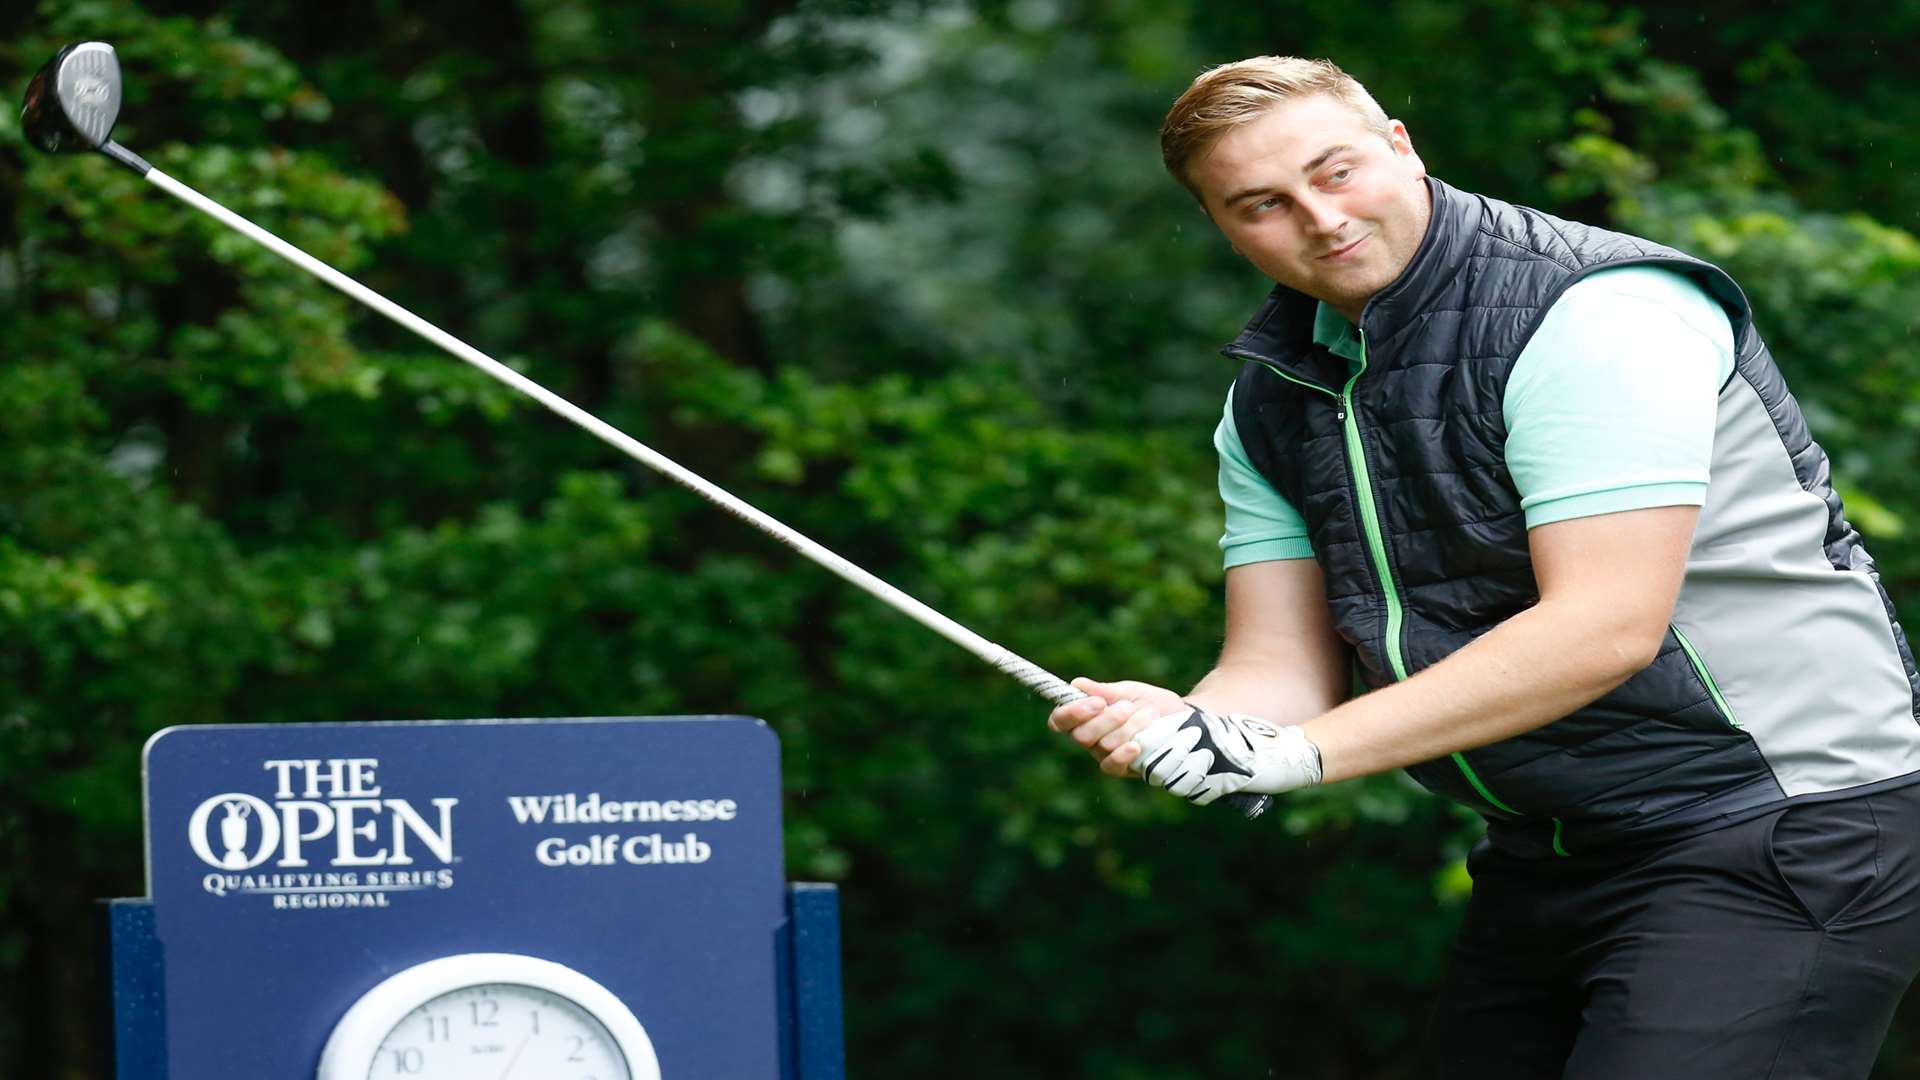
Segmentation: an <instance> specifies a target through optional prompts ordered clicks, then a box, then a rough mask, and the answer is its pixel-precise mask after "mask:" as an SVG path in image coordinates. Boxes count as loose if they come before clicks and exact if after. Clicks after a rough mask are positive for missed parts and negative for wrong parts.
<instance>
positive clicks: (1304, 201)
mask: <svg viewBox="0 0 1920 1080" xmlns="http://www.w3.org/2000/svg"><path fill="white" fill-rule="evenodd" d="M1294 205H1295V206H1296V207H1298V208H1299V211H1300V216H1301V218H1302V224H1303V225H1304V226H1305V227H1306V228H1307V230H1308V231H1310V232H1313V233H1316V234H1319V235H1322V236H1332V235H1335V234H1337V233H1338V232H1339V231H1340V230H1341V229H1343V228H1345V227H1346V224H1347V215H1346V212H1345V211H1344V210H1342V209H1341V208H1340V205H1339V203H1338V202H1337V201H1336V200H1333V199H1330V198H1327V197H1326V196H1324V195H1310V196H1307V197H1304V198H1301V199H1299V200H1297V201H1296V202H1295V203H1294Z"/></svg>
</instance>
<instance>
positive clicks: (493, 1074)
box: [367, 983, 634, 1080]
mask: <svg viewBox="0 0 1920 1080" xmlns="http://www.w3.org/2000/svg"><path fill="white" fill-rule="evenodd" d="M367 1080H634V1078H633V1075H632V1073H631V1071H630V1070H629V1069H628V1068H627V1057H626V1055H625V1054H624V1053H622V1052H621V1051H620V1048H619V1046H617V1045H615V1043H614V1039H613V1036H612V1035H611V1034H609V1033H608V1031H607V1029H606V1027H605V1026H604V1025H602V1024H601V1023H600V1021H598V1020H596V1019H595V1018H594V1017H593V1016H592V1015H591V1014H589V1013H588V1012H587V1011H586V1010H585V1009H583V1008H581V1007H580V1006H579V1005H578V1004H576V1003H575V1002H573V1001H572V1000H571V999H569V998H566V997H563V996H561V995H559V994H556V993H553V992H551V991H548V990H542V989H539V988H536V987H533V986H524V985H519V984H515V983H488V984H482V985H479V986H465V987H461V988H460V989H457V990H451V991H448V992H446V993H443V994H441V995H439V996H438V997H435V998H433V999H431V1000H429V1001H427V1002H426V1003H425V1004H423V1005H421V1006H420V1007H419V1008H417V1009H414V1010H413V1011H412V1012H410V1013H408V1014H407V1016H406V1017H405V1018H404V1019H402V1020H401V1021H400V1022H399V1023H398V1024H396V1025H394V1027H393V1030H392V1031H390V1032H388V1033H387V1036H386V1038H385V1039H383V1040H381V1042H380V1045H379V1047H378V1049H377V1050H375V1052H374V1056H373V1065H372V1068H371V1069H370V1070H369V1071H368V1072H367Z"/></svg>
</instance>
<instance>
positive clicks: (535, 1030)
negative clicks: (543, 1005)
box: [533, 1009, 540, 1035]
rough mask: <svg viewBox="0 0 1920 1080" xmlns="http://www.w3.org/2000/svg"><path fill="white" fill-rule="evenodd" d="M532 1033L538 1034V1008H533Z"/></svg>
mask: <svg viewBox="0 0 1920 1080" xmlns="http://www.w3.org/2000/svg"><path fill="white" fill-rule="evenodd" d="M533 1033H534V1034H535V1035H538V1034H540V1010H539V1009H535V1010H533Z"/></svg>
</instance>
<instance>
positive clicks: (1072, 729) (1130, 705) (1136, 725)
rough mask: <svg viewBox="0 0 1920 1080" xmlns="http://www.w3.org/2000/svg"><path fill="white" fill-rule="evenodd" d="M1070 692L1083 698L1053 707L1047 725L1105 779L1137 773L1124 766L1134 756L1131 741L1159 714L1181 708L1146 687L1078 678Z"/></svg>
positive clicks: (1168, 695) (1175, 698)
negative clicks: (1076, 746)
mask: <svg viewBox="0 0 1920 1080" xmlns="http://www.w3.org/2000/svg"><path fill="white" fill-rule="evenodd" d="M1073 688H1074V689H1075V690H1078V691H1080V692H1081V693H1083V694H1085V695H1087V696H1086V697H1084V698H1082V699H1080V700H1079V701H1076V702H1074V703H1073V704H1071V705H1062V706H1060V707H1059V708H1056V709H1054V710H1053V712H1052V713H1050V714H1049V715H1048V716H1047V726H1048V727H1050V728H1052V729H1053V730H1055V731H1058V732H1061V733H1062V734H1064V735H1066V736H1068V737H1069V738H1071V739H1072V740H1073V741H1074V742H1077V743H1079V744H1080V745H1081V746H1084V747H1086V748H1087V752H1088V753H1089V754H1092V755H1093V760H1095V761H1097V762H1099V763H1100V771H1101V772H1103V773H1106V774H1107V775H1108V776H1115V777H1126V776H1136V775H1138V773H1136V772H1134V771H1133V770H1131V769H1130V768H1129V766H1131V765H1132V764H1133V763H1134V761H1135V759H1137V758H1138V757H1139V756H1140V747H1139V745H1138V744H1137V743H1135V742H1133V737H1134V736H1135V735H1137V734H1139V733H1140V732H1141V731H1144V730H1145V729H1146V727H1147V725H1148V724H1151V723H1153V722H1154V721H1155V720H1157V719H1159V718H1160V717H1161V716H1162V715H1164V714H1167V713H1177V712H1185V711H1186V708H1187V705H1186V703H1185V702H1183V701H1181V700H1180V695H1179V694H1176V693H1174V692H1173V691H1171V690H1168V689H1166V688H1165V687H1161V686H1154V685H1152V684H1151V683H1143V682H1134V681H1132V680H1128V681H1125V682H1112V683H1103V682H1095V681H1093V680H1092V679H1086V678H1081V679H1075V680H1073Z"/></svg>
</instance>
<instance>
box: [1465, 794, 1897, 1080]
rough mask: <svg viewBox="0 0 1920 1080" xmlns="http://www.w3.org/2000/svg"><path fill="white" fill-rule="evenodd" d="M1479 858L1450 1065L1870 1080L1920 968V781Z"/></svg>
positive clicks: (1471, 1076)
mask: <svg viewBox="0 0 1920 1080" xmlns="http://www.w3.org/2000/svg"><path fill="white" fill-rule="evenodd" d="M1467 866H1468V869H1469V870H1470V871H1471V872H1472V874H1473V898H1472V900H1471V901H1470V902H1469V903H1468V906H1467V914H1466V921H1465V925H1464V926H1463V927H1462V929H1461V932H1460V938H1459V941H1458V943H1457V944H1456V946H1455V949H1454V954H1453V959H1452V966H1451V970H1450V972H1449V974H1448V976H1447V977H1446V979H1445V980H1444V981H1443V982H1442V984H1441V994H1440V1000H1439V1003H1438V1005H1437V1006H1436V1009H1435V1012H1434V1017H1433V1024H1432V1028H1431V1032H1430V1036H1431V1050H1432V1054H1433V1059H1434V1061H1435V1062H1436V1064H1437V1075H1438V1076H1439V1077H1441V1078H1442V1080H1554V1078H1564V1080H1666V1078H1676V1080H1677V1078H1684V1080H1718V1078H1721V1077H1728V1078H1739V1080H1761V1078H1764V1077H1775V1078H1779V1080H1802V1078H1819V1080H1827V1078H1833V1080H1863V1078H1864V1077H1866V1076H1867V1074H1868V1072H1869V1071H1870V1070H1871V1069H1872V1067H1873V1061H1874V1057H1875V1055H1876V1054H1877V1053H1878V1051H1879V1048H1880V1043H1881V1040H1882V1039H1883V1038H1884V1037H1885V1035H1886V1031H1887V1025H1888V1024H1889V1023H1890V1022H1891V1020H1892V1017H1893V1011H1894V1007H1895V1006H1896V1005H1898V1004H1899V1001H1900V997H1901V995H1902V994H1903V993H1904V992H1905V991H1906V988H1907V984H1908V983H1910V982H1911V981H1912V980H1913V977H1914V974H1915V972H1916V971H1920V785H1908V786H1905V787H1900V788H1896V789H1892V790H1887V791H1880V792H1875V793H1872V794H1867V795H1855V796H1851V797H1848V798H1845V799H1840V800H1832V801H1824V802H1820V801H1816V802H1796V803H1790V804H1788V805H1787V806H1786V807H1785V808H1783V809H1780V810H1773V811H1770V812H1768V813H1766V814H1765V815H1763V816H1760V817H1756V818H1753V819H1750V820H1747V821H1742V822H1739V823H1737V824H1734V825H1729V826H1726V827H1723V828H1720V829H1716V830H1714V831H1712V832H1707V833H1701V834H1698V835H1694V836H1688V837H1684V838H1682V839H1679V840H1675V841H1671V842H1668V843H1665V844H1660V845H1657V846H1650V847H1643V848H1637V849H1624V850H1616V851H1609V852H1597V853H1594V854H1591V855H1581V854H1579V853H1576V854H1575V855H1574V856H1573V857H1571V858H1560V859H1552V860H1527V859H1518V858H1515V857H1513V856H1509V855H1504V854H1502V853H1500V852H1498V851H1496V850H1493V849H1492V848H1490V847H1488V846H1487V845H1486V843H1485V842H1484V841H1482V843H1481V844H1480V846H1478V847H1476V848H1475V849H1474V851H1473V853H1472V854H1471V855H1470V856H1469V857H1468V860H1467Z"/></svg>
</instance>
